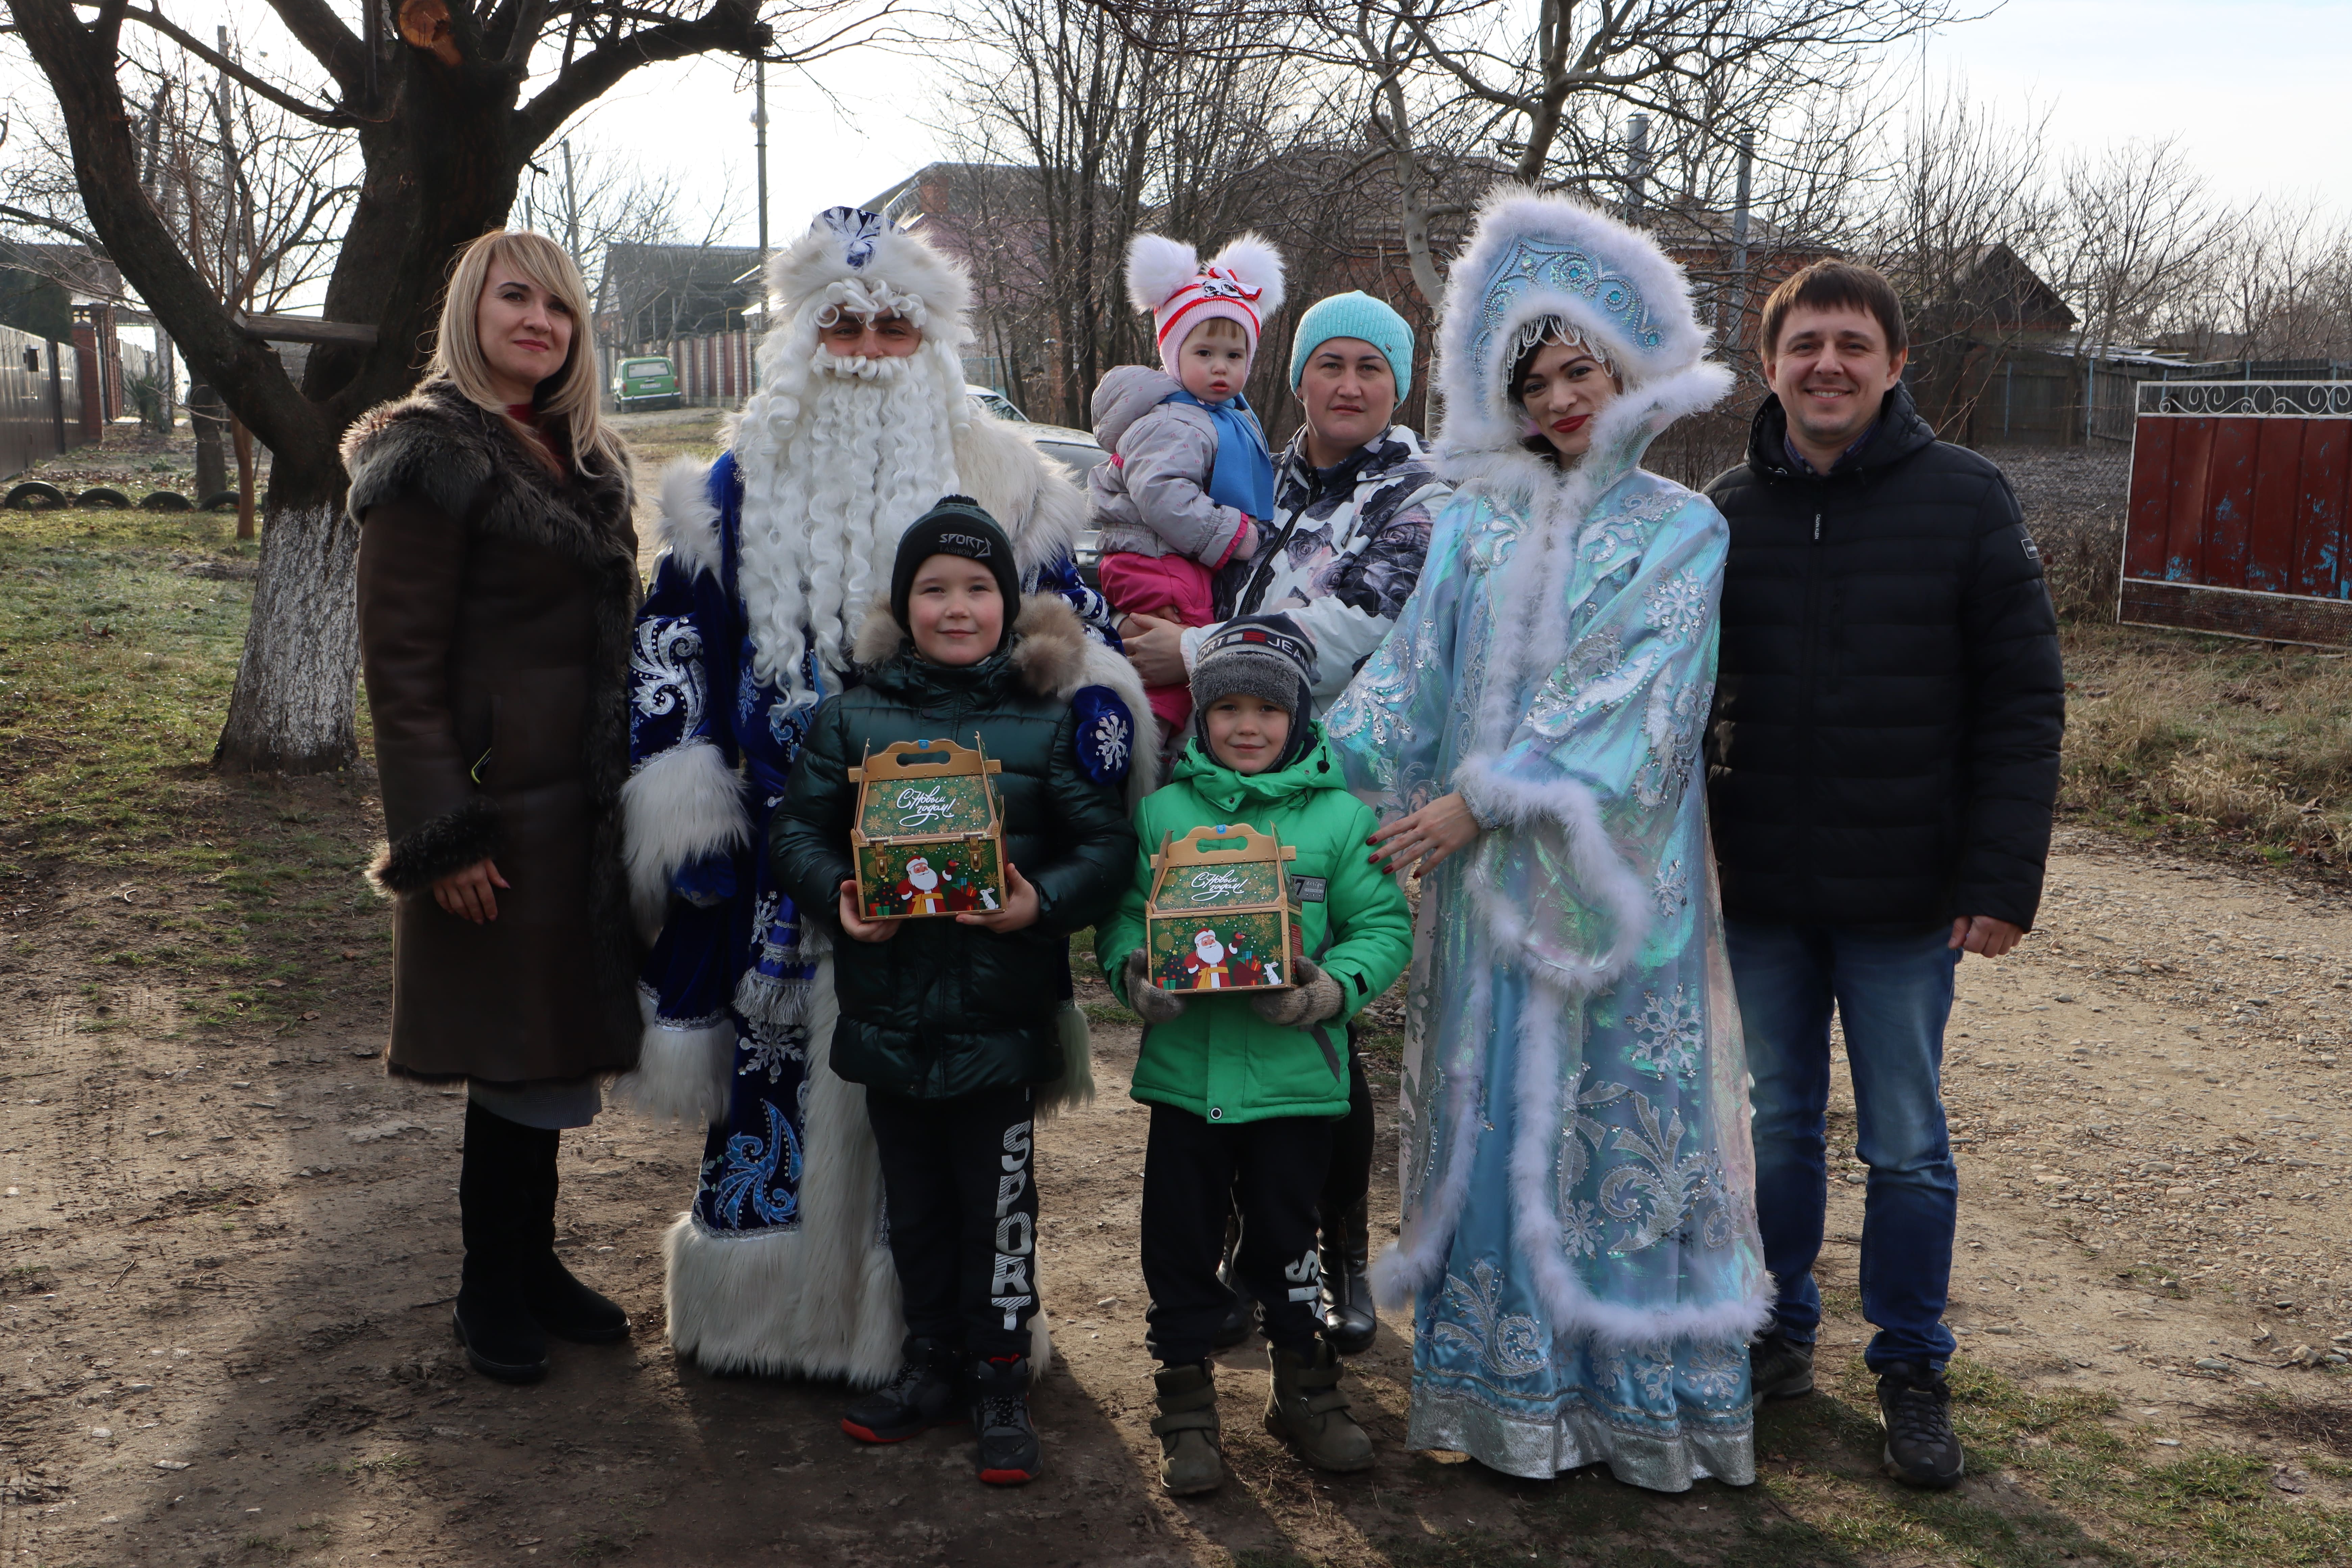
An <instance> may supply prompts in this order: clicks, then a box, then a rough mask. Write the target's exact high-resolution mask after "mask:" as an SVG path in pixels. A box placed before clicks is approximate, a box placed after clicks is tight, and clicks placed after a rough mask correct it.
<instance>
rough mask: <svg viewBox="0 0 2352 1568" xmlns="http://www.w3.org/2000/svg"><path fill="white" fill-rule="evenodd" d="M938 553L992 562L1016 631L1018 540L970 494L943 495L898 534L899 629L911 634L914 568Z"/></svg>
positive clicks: (894, 579)
mask: <svg viewBox="0 0 2352 1568" xmlns="http://www.w3.org/2000/svg"><path fill="white" fill-rule="evenodd" d="M934 555H961V556H962V557H963V558H964V559H965V560H967V561H977V562H979V563H981V564H982V566H985V567H987V568H988V573H989V575H990V576H992V577H994V578H995V579H996V591H997V592H998V593H999V594H1001V595H1003V597H1004V635H1005V637H1012V635H1013V618H1014V616H1016V615H1017V614H1018V613H1019V610H1020V605H1021V569H1020V568H1019V567H1018V566H1016V565H1015V564H1014V563H1013V542H1012V541H1011V540H1009V539H1007V538H1005V536H1004V530H1003V529H1002V528H999V527H998V526H997V524H996V520H995V519H994V518H992V517H991V516H989V515H988V513H987V511H986V510H983V509H982V506H981V504H980V503H979V502H978V501H976V500H972V499H971V497H970V496H941V497H940V499H939V500H938V502H937V503H936V504H935V505H933V506H932V508H931V510H929V511H927V512H925V513H924V514H923V515H922V516H920V517H919V518H917V519H916V520H915V521H913V522H911V523H909V524H908V525H907V531H906V532H905V533H904V534H901V535H900V536H899V539H898V559H897V560H896V561H894V562H892V563H891V564H890V618H891V619H892V620H894V621H897V622H898V629H899V630H900V631H905V632H909V633H910V634H911V628H910V627H909V626H908V624H907V601H908V599H909V598H910V597H911V596H912V595H913V594H914V591H915V574H916V573H917V572H919V571H920V570H921V569H922V565H923V563H924V562H926V561H929V559H930V558H931V557H932V556H934ZM1003 646H1004V645H1003V642H1001V641H1000V642H999V643H998V644H997V647H1000V648H1001V647H1003Z"/></svg>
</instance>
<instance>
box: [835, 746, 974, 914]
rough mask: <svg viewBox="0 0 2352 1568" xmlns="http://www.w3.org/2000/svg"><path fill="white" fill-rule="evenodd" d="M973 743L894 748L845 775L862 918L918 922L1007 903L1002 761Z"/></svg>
mask: <svg viewBox="0 0 2352 1568" xmlns="http://www.w3.org/2000/svg"><path fill="white" fill-rule="evenodd" d="M979 740H980V737H979V736H977V735H975V736H973V737H972V741H973V742H974V744H973V745H971V746H970V747H966V746H959V745H957V744H956V743H955V742H952V741H948V740H938V741H897V742H892V743H891V744H889V745H887V746H886V747H884V748H883V749H882V750H881V751H880V752H868V753H867V754H866V759H865V763H864V765H863V766H861V767H856V768H852V769H851V770H850V772H849V777H850V782H851V783H853V784H856V785H857V824H856V826H855V827H853V828H851V829H850V833H849V842H850V847H851V849H852V851H853V852H854V857H855V858H856V863H857V902H858V907H859V908H860V909H862V910H865V912H866V919H867V920H870V921H875V920H884V921H887V920H919V919H921V918H923V917H925V916H928V915H958V914H962V913H964V912H965V911H967V910H972V911H979V912H985V911H987V910H995V909H1002V908H1003V905H1004V827H1003V819H1002V817H1001V816H999V814H998V811H997V805H996V790H995V787H994V786H993V784H992V783H991V780H992V777H993V775H994V774H996V773H999V772H1000V771H1002V769H1003V763H992V762H990V761H989V760H988V753H987V752H986V751H985V750H984V749H982V748H981V747H980V746H979V744H978V742H979Z"/></svg>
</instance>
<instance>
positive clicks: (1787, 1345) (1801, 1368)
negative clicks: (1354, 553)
mask: <svg viewBox="0 0 2352 1568" xmlns="http://www.w3.org/2000/svg"><path fill="white" fill-rule="evenodd" d="M1748 1382H1749V1384H1751V1385H1753V1387H1754V1390H1755V1394H1756V1403H1758V1404H1759V1405H1761V1404H1763V1403H1764V1401H1766V1400H1768V1399H1794V1398H1796V1397H1798V1396H1799V1395H1800V1394H1811V1392H1812V1391H1813V1347H1812V1346H1811V1345H1810V1344H1808V1343H1806V1342H1803V1341H1801V1340H1792V1339H1790V1337H1789V1336H1788V1335H1786V1334H1782V1333H1769V1334H1766V1335H1765V1336H1764V1337H1763V1338H1762V1339H1760V1340H1758V1341H1757V1342H1755V1343H1754V1344H1752V1345H1749V1346H1748Z"/></svg>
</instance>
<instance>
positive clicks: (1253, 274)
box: [1127, 234, 1283, 380]
mask: <svg viewBox="0 0 2352 1568" xmlns="http://www.w3.org/2000/svg"><path fill="white" fill-rule="evenodd" d="M1127 297H1128V298H1129V300H1133V301H1134V302H1135V308H1136V309H1137V310H1143V311H1147V312H1149V313H1150V316H1151V320H1152V325H1153V326H1154V327H1155V328H1156V329H1157V330H1158V338H1159V346H1160V367H1161V368H1162V369H1164V370H1165V371H1167V373H1168V374H1170V375H1175V374H1176V366H1177V363H1178V361H1179V359H1180V358H1181V356H1182V353H1183V350H1184V339H1185V337H1186V335H1187V334H1188V333H1190V332H1191V331H1192V329H1193V328H1194V327H1197V326H1199V325H1200V324H1201V323H1202V321H1210V320H1213V319H1215V318H1218V317H1222V318H1223V319H1224V320H1226V321H1238V322H1240V323H1241V329H1242V332H1243V334H1244V336H1245V337H1247V338H1248V340H1249V353H1250V358H1251V359H1252V360H1255V359H1256V358H1257V337H1258V332H1259V331H1260V329H1261V328H1263V327H1264V326H1265V319H1266V318H1267V317H1268V316H1271V315H1273V314H1274V313H1275V312H1276V310H1281V309H1282V299H1283V295H1282V256H1281V253H1280V252H1278V251H1276V249H1275V248H1274V247H1273V246H1271V245H1269V244H1267V243H1266V242H1265V240H1264V239H1263V238H1261V237H1258V236H1257V235H1255V234H1245V235H1243V236H1242V237H1240V238H1238V239H1236V240H1234V242H1233V243H1232V244H1230V245H1228V246H1226V247H1224V249H1223V250H1221V251H1219V252H1217V255H1216V258H1215V259H1214V260H1213V261H1210V262H1209V263H1208V264H1207V265H1205V266H1203V265H1202V262H1201V259H1200V253H1199V252H1198V251H1196V250H1194V249H1193V248H1192V247H1191V246H1189V245H1186V244H1185V243H1184V242H1183V241H1182V240H1181V239H1170V238H1168V237H1166V236H1164V235H1158V234H1139V235H1137V236H1136V237H1135V238H1134V239H1133V240H1132V241H1130V242H1129V245H1128V247H1127ZM1178 379H1180V380H1181V379H1182V378H1181V376H1180V377H1178Z"/></svg>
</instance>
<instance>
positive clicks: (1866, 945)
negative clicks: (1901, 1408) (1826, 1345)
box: [1724, 921, 1960, 1372]
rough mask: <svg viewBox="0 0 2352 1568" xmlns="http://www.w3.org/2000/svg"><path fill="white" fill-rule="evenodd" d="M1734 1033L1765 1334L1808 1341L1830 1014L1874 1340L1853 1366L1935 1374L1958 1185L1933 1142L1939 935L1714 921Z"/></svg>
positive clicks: (1818, 1312)
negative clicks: (1849, 1087) (1748, 1104)
mask: <svg viewBox="0 0 2352 1568" xmlns="http://www.w3.org/2000/svg"><path fill="white" fill-rule="evenodd" d="M1724 928H1725V935H1726V936H1727V939H1728V946H1729V949H1730V954H1731V974H1732V979H1733V981H1734V983H1735V984H1737V985H1738V991H1739V1021H1740V1026H1741V1027H1742V1028H1743V1029H1744V1030H1745V1032H1746V1033H1747V1036H1748V1071H1749V1072H1751V1073H1752V1074H1754V1075H1755V1079H1756V1089H1755V1093H1754V1103H1755V1110H1756V1121H1755V1137H1756V1217H1757V1221H1758V1224H1759V1227H1760V1228H1761V1229H1762V1231H1763V1234H1764V1265H1765V1267H1766V1268H1769V1269H1770V1270H1771V1271H1772V1277H1773V1279H1776V1280H1778V1281H1779V1282H1780V1300H1778V1301H1777V1302H1776V1303H1775V1304H1774V1306H1773V1320H1774V1321H1773V1327H1774V1328H1775V1329H1776V1330H1777V1331H1779V1332H1780V1333H1782V1334H1785V1335H1787V1336H1788V1337H1789V1338H1790V1339H1791V1340H1795V1341H1798V1342H1802V1343H1806V1344H1810V1343H1811V1342H1812V1340H1813V1337H1814V1335H1815V1333H1816V1332H1817V1331H1819V1329H1820V1326H1821V1321H1822V1295H1821V1291H1820V1290H1819V1289H1816V1288H1815V1287H1814V1284H1813V1260H1814V1259H1815V1258H1818V1257H1820V1256H1821V1250H1822V1219H1823V1217H1824V1214H1825V1211H1826V1209H1827V1207H1828V1204H1829V1170H1828V1165H1827V1162H1826V1159H1825V1154H1826V1149H1825V1147H1824V1135H1823V1127H1822V1123H1823V1118H1824V1115H1825V1114H1826V1112H1827V1110H1828V1108H1829V1098H1830V1008H1831V1006H1832V1005H1833V1004H1834V1005H1835V1006H1836V1008H1837V1012H1838V1016H1839V1017H1840V1018H1842V1019H1843V1021H1844V1025H1845V1049H1846V1065H1847V1067H1848V1068H1850V1069H1851V1070H1852V1072H1853V1099H1854V1113H1855V1117H1854V1119H1855V1121H1856V1123H1857V1125H1858V1131H1859V1138H1858V1142H1859V1149H1858V1152H1859V1153H1860V1154H1861V1156H1862V1159H1863V1161H1864V1163H1866V1164H1867V1165H1868V1166H1869V1167H1870V1175H1869V1178H1868V1180H1869V1184H1868V1186H1867V1187H1866V1188H1864V1194H1863V1208H1862V1269H1861V1273H1862V1315H1863V1316H1864V1318H1866V1319H1868V1320H1869V1321H1871V1322H1873V1323H1874V1324H1876V1325H1877V1328H1878V1333H1877V1335H1876V1336H1875V1337H1874V1338H1873V1339H1872V1341H1871V1342H1870V1349H1869V1350H1868V1351H1867V1352H1864V1360H1865V1361H1866V1362H1868V1363H1869V1364H1870V1366H1871V1368H1872V1370H1874V1371H1879V1372H1883V1371H1885V1369H1886V1366H1887V1364H1888V1363H1892V1362H1898V1361H1906V1362H1920V1363H1926V1364H1927V1365H1928V1366H1930V1367H1932V1368H1937V1369H1940V1368H1941V1367H1942V1366H1943V1364H1944V1362H1945V1360H1946V1358H1948V1356H1950V1355H1951V1353H1952V1333H1951V1331H1950V1330H1949V1329H1947V1328H1946V1327H1944V1322H1943V1318H1944V1306H1945V1302H1946V1300H1948V1296H1949V1293H1950V1289H1951V1278H1952V1230H1953V1225H1954V1221H1955V1218H1956V1216H1957V1213H1958V1204H1959V1179H1958V1173H1956V1172H1955V1171H1954V1170H1953V1168H1952V1145H1951V1142H1950V1141H1949V1140H1948V1138H1947V1136H1946V1135H1945V1129H1944V1101H1943V1096H1942V1092H1941V1090H1942V1079H1943V1064H1944V1025H1945V1022H1946V1020H1948V1018H1949V1017H1950V1016H1951V1012H1952V972H1953V970H1954V968H1955V967H1956V966H1957V965H1958V963H1959V958H1960V955H1959V953H1958V952H1956V951H1954V950H1953V949H1951V948H1950V947H1948V946H1947V945H1946V944H1947V943H1948V942H1949V941H1950V937H1951V928H1950V927H1948V926H1942V927H1938V928H1937V929H1936V930H1934V931H1924V932H1918V933H1915V934H1901V935H1894V936H1888V935H1884V934H1880V933H1878V932H1875V931H1858V930H1854V929H1852V928H1846V927H1839V926H1800V925H1778V924H1771V923H1765V922H1756V921H1725V922H1724Z"/></svg>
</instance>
